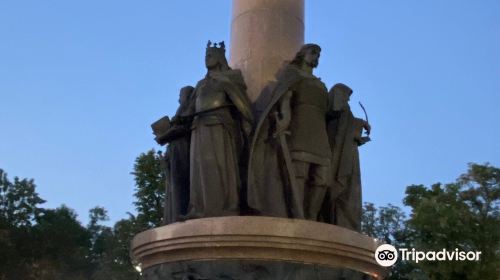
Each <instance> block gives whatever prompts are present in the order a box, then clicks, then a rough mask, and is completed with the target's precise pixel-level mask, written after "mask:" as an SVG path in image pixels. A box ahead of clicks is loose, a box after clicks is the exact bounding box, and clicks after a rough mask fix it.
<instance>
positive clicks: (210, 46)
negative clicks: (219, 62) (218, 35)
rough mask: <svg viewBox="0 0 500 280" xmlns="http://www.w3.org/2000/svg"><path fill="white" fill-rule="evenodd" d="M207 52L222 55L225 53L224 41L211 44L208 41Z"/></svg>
mask: <svg viewBox="0 0 500 280" xmlns="http://www.w3.org/2000/svg"><path fill="white" fill-rule="evenodd" d="M217 45H219V46H218V47H217ZM208 50H211V51H217V52H220V53H222V54H224V53H226V45H225V44H224V41H222V42H219V43H213V44H212V41H210V40H208V43H207V51H208Z"/></svg>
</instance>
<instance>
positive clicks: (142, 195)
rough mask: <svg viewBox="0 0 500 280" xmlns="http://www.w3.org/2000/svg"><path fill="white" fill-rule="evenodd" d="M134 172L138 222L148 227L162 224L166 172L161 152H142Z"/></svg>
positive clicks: (136, 161)
mask: <svg viewBox="0 0 500 280" xmlns="http://www.w3.org/2000/svg"><path fill="white" fill-rule="evenodd" d="M132 174H133V175H134V179H135V185H136V190H135V193H134V196H135V198H136V201H135V202H134V205H135V206H136V210H137V212H138V216H137V219H138V222H139V223H141V224H143V225H144V226H145V227H146V228H153V227H158V226H161V225H162V223H163V204H164V201H165V174H164V172H163V169H162V156H161V153H160V152H158V153H157V152H155V150H149V151H148V152H147V153H143V154H141V155H140V156H139V157H137V159H136V160H135V165H134V171H133V172H132Z"/></svg>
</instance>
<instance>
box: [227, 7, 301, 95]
mask: <svg viewBox="0 0 500 280" xmlns="http://www.w3.org/2000/svg"><path fill="white" fill-rule="evenodd" d="M303 43H304V0H233V15H232V21H231V56H230V65H231V67H233V68H238V69H241V71H242V72H243V76H244V78H245V82H246V84H247V86H248V95H249V97H250V99H251V100H252V101H255V100H256V99H257V98H258V97H259V95H260V93H261V91H262V89H263V88H264V87H265V86H266V85H267V84H269V82H271V81H273V80H274V77H275V74H276V72H277V71H278V70H279V68H280V67H281V66H282V64H283V62H284V61H285V60H291V59H292V58H293V56H294V55H295V53H296V52H297V51H298V50H299V48H300V46H301V45H302V44H303Z"/></svg>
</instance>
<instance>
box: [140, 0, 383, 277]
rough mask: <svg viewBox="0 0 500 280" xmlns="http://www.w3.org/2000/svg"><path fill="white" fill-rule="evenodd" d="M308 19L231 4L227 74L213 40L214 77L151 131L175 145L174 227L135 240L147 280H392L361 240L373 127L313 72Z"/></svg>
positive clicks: (281, 2)
mask: <svg viewBox="0 0 500 280" xmlns="http://www.w3.org/2000/svg"><path fill="white" fill-rule="evenodd" d="M303 18H304V1H303V0H273V1H271V0H255V1H248V0H233V20H232V28H231V42H232V44H231V66H232V67H230V66H229V64H228V63H227V60H226V57H225V44H224V42H220V43H212V42H210V41H209V43H208V44H207V48H206V55H205V66H206V68H207V74H206V76H205V77H204V78H203V79H201V80H200V81H199V82H198V83H197V85H196V87H195V88H192V87H185V88H183V89H182V90H181V95H180V106H179V109H178V111H177V113H176V115H175V117H174V118H172V120H170V119H169V118H168V117H164V118H162V119H160V120H159V121H157V122H156V123H154V124H153V125H152V128H153V131H154V134H155V135H156V141H157V142H158V143H159V144H161V145H164V144H167V143H168V149H167V151H168V152H167V157H168V158H167V159H168V160H167V161H166V164H165V167H166V170H167V173H168V174H169V176H167V177H168V178H169V179H168V180H167V184H166V185H167V189H166V190H167V201H166V211H165V219H166V221H167V223H166V224H167V225H165V226H163V227H159V228H155V229H151V230H148V231H145V232H142V233H140V234H138V235H137V236H135V238H134V240H133V242H132V244H131V246H132V248H131V256H132V258H133V261H134V262H135V263H136V264H137V267H139V268H140V269H141V270H142V273H143V276H144V278H145V279H147V280H152V279H165V280H166V279H186V280H187V279H197V280H201V279H214V280H217V279H242V280H246V279H249V280H250V279H289V280H294V279H297V280H298V279H308V280H320V279H352V280H354V279H382V278H383V276H384V274H385V272H386V271H385V269H384V268H383V267H381V266H379V265H378V264H377V263H376V261H375V258H374V252H375V250H376V248H377V246H378V243H377V241H376V240H374V239H372V238H370V237H368V236H365V235H363V234H361V233H359V231H360V222H361V220H360V214H361V212H360V207H361V182H360V180H359V178H360V172H359V155H358V150H357V149H358V146H360V145H362V144H364V143H366V142H368V141H369V140H370V139H369V137H368V136H362V132H363V129H364V130H365V131H366V132H367V135H369V133H370V130H371V127H370V125H369V124H368V121H367V120H366V121H365V120H362V119H357V118H355V117H354V116H353V115H352V113H351V111H350V109H349V105H348V100H349V96H350V94H352V90H351V89H350V88H349V87H347V86H345V85H343V84H337V85H335V86H334V87H333V88H332V90H331V91H330V92H328V91H327V88H326V86H325V84H323V82H321V80H320V79H319V78H318V77H316V76H315V75H314V73H313V69H314V68H316V67H317V66H318V63H319V58H320V54H321V48H320V46H318V45H316V44H305V45H304V44H303V38H304V21H303ZM186 170H189V172H187V171H186Z"/></svg>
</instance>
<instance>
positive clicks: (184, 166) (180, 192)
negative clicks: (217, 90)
mask: <svg viewBox="0 0 500 280" xmlns="http://www.w3.org/2000/svg"><path fill="white" fill-rule="evenodd" d="M193 90H194V88H193V87H192V86H185V87H183V88H182V89H181V90H180V92H179V108H178V109H177V112H176V113H175V116H174V117H173V118H172V120H170V118H168V117H163V118H161V119H160V120H158V121H157V122H155V123H154V124H152V128H153V133H154V134H155V135H156V138H155V140H156V142H157V143H158V144H160V145H167V144H168V145H167V150H166V152H165V153H164V156H163V158H162V159H163V160H162V167H163V170H164V173H165V177H166V182H165V205H164V214H163V223H164V224H171V223H174V222H176V221H178V220H179V217H180V216H183V215H186V214H187V209H188V202H189V146H190V142H191V118H189V117H187V118H186V117H183V115H185V114H187V110H188V109H189V102H190V100H191V94H192V93H193Z"/></svg>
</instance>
